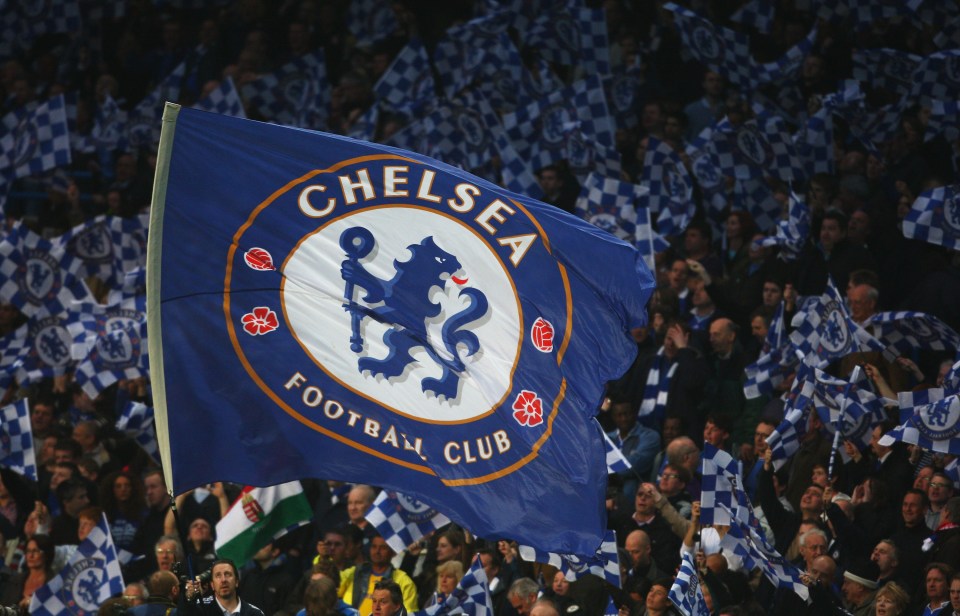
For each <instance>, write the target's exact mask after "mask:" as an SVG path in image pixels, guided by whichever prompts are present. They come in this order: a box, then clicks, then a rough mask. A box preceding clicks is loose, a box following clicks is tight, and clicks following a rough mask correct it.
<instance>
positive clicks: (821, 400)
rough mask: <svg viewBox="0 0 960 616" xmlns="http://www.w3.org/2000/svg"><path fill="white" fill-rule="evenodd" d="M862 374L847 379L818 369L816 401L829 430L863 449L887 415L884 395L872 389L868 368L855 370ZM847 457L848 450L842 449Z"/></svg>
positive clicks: (841, 451)
mask: <svg viewBox="0 0 960 616" xmlns="http://www.w3.org/2000/svg"><path fill="white" fill-rule="evenodd" d="M854 373H855V374H859V378H851V380H850V381H849V382H848V381H845V380H844V379H840V378H837V377H834V376H831V375H829V374H827V373H825V372H823V371H822V370H819V369H816V368H815V369H814V370H813V375H814V379H815V380H814V394H813V404H814V407H815V408H816V409H817V415H818V416H819V417H820V421H821V422H822V423H823V425H824V427H825V428H826V431H827V432H828V433H831V434H836V432H837V431H838V428H839V432H840V435H841V436H842V437H843V439H844V440H848V441H852V442H853V443H855V444H856V445H857V446H858V447H859V448H861V449H863V448H865V447H867V446H868V445H869V444H870V439H871V436H872V430H873V427H874V426H875V425H876V424H878V423H880V422H882V421H884V420H885V419H886V412H885V411H884V410H883V402H882V401H881V399H879V398H877V396H876V395H875V394H874V393H873V392H871V391H870V385H869V381H868V377H867V375H866V373H865V372H862V371H859V370H856V369H855V370H854ZM839 452H840V454H841V455H842V456H843V457H844V459H846V452H845V451H844V450H843V449H840V450H839Z"/></svg>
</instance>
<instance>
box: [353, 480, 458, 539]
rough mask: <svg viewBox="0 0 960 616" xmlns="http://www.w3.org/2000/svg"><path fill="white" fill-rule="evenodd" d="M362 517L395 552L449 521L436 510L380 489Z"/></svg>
mask: <svg viewBox="0 0 960 616" xmlns="http://www.w3.org/2000/svg"><path fill="white" fill-rule="evenodd" d="M364 517H365V518H366V519H367V521H368V522H370V523H371V524H373V526H374V527H375V528H376V529H377V532H379V533H380V536H381V537H383V540H384V541H386V542H387V545H389V546H390V547H391V548H393V551H394V552H396V553H397V554H399V553H401V552H403V551H404V550H406V549H407V548H408V547H410V546H411V545H413V544H414V543H416V542H417V541H420V540H421V539H423V538H424V537H426V536H427V535H429V534H430V533H432V532H433V531H435V530H437V529H438V528H441V527H443V526H446V525H447V524H449V523H450V518H448V517H447V516H445V515H443V514H442V513H440V512H439V511H437V510H436V509H433V508H431V507H429V506H427V505H424V504H423V503H421V502H420V501H418V500H416V499H413V498H410V497H408V496H404V495H403V494H400V493H399V492H393V491H390V490H381V491H380V494H378V495H377V499H376V500H375V501H373V505H371V506H370V510H369V511H367V513H366V514H364Z"/></svg>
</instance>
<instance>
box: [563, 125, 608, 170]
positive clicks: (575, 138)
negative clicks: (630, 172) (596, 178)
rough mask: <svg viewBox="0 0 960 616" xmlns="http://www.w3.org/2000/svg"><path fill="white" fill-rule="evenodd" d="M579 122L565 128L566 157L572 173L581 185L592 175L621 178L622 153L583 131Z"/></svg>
mask: <svg viewBox="0 0 960 616" xmlns="http://www.w3.org/2000/svg"><path fill="white" fill-rule="evenodd" d="M582 126H583V124H582V123H581V122H579V121H577V122H570V123H568V124H567V125H566V126H565V127H564V139H565V142H566V147H565V152H564V154H565V156H564V158H566V160H567V165H568V166H569V168H570V172H571V173H573V175H575V176H576V177H577V181H578V182H580V183H581V184H582V183H583V182H585V181H586V180H587V176H589V175H590V174H591V173H597V174H599V175H600V176H601V177H605V178H619V177H620V176H621V171H620V170H621V165H620V152H619V151H618V150H617V148H615V147H613V146H612V145H609V144H607V143H602V142H600V141H598V140H597V139H596V138H595V137H594V136H592V135H588V134H586V133H585V132H584V131H583V128H582Z"/></svg>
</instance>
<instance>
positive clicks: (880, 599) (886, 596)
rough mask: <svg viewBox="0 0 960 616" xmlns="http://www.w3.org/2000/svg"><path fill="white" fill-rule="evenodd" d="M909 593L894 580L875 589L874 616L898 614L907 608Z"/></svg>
mask: <svg viewBox="0 0 960 616" xmlns="http://www.w3.org/2000/svg"><path fill="white" fill-rule="evenodd" d="M909 603H910V595H908V594H907V591H905V590H904V589H903V588H902V587H901V586H900V585H899V584H897V583H896V582H887V583H886V584H884V585H883V586H882V587H880V590H878V591H877V596H876V599H875V600H874V605H875V606H876V611H875V612H874V613H875V614H876V616H899V615H900V614H903V613H904V612H905V611H906V610H907V605H909Z"/></svg>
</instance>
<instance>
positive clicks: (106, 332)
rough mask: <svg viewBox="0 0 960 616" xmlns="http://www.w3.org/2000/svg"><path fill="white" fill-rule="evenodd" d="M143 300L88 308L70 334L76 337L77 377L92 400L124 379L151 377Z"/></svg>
mask: <svg viewBox="0 0 960 616" xmlns="http://www.w3.org/2000/svg"><path fill="white" fill-rule="evenodd" d="M145 308H146V305H145V301H144V298H142V297H141V298H140V301H139V302H138V301H137V300H133V301H128V302H125V303H123V304H118V305H114V306H108V307H103V306H100V305H86V306H84V307H83V310H82V312H81V313H80V315H79V318H78V319H77V320H76V321H75V322H73V323H72V324H71V325H70V326H69V327H68V331H69V332H70V333H71V335H72V336H73V347H72V351H71V353H72V355H73V357H74V359H77V360H79V361H78V363H77V368H76V372H75V374H74V377H75V379H76V381H77V384H78V385H80V388H81V389H83V391H84V392H86V394H87V395H88V396H90V398H91V399H96V398H97V396H99V395H100V392H102V391H103V390H104V389H106V388H108V387H110V386H111V385H113V384H114V383H116V382H118V381H122V380H129V379H137V378H143V377H146V376H148V372H147V371H148V369H149V368H148V364H147V345H146V333H147V331H146V330H147V327H146V326H147V319H146V314H145Z"/></svg>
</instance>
